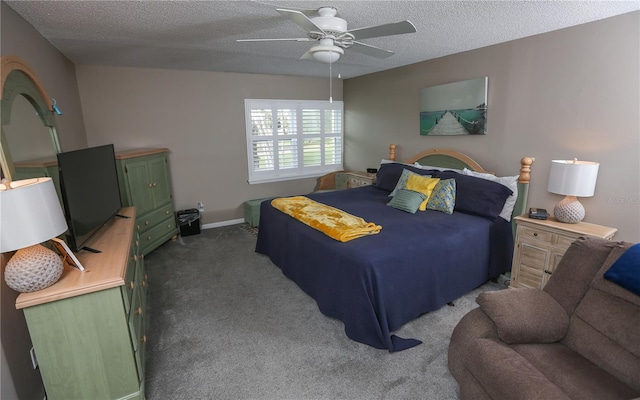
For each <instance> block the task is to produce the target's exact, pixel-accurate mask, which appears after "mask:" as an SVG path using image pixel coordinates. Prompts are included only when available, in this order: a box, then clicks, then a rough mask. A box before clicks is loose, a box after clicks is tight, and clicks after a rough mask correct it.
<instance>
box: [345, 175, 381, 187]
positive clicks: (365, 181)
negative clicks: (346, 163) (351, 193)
mask: <svg viewBox="0 0 640 400" xmlns="http://www.w3.org/2000/svg"><path fill="white" fill-rule="evenodd" d="M374 182H375V175H374V176H369V175H368V174H367V173H366V172H347V188H355V187H360V186H370V185H373V184H374Z"/></svg>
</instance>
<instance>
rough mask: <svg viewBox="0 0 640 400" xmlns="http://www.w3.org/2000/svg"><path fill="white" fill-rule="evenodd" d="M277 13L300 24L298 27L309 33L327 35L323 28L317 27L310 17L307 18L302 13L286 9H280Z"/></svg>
mask: <svg viewBox="0 0 640 400" xmlns="http://www.w3.org/2000/svg"><path fill="white" fill-rule="evenodd" d="M276 11H277V12H279V13H280V14H282V15H284V16H285V17H287V18H289V19H290V20H291V21H293V22H295V23H296V24H298V26H300V27H301V28H302V29H304V30H305V31H307V32H310V31H314V32H322V33H325V32H324V30H322V28H320V27H319V26H318V25H316V24H315V23H314V22H313V21H312V20H310V19H309V17H307V16H306V15H304V13H302V12H300V11H296V10H287V9H284V8H278V9H277V10H276Z"/></svg>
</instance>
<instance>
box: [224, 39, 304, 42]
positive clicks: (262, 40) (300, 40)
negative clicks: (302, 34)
mask: <svg viewBox="0 0 640 400" xmlns="http://www.w3.org/2000/svg"><path fill="white" fill-rule="evenodd" d="M311 41H315V40H314V39H310V38H282V39H237V40H236V42H311Z"/></svg>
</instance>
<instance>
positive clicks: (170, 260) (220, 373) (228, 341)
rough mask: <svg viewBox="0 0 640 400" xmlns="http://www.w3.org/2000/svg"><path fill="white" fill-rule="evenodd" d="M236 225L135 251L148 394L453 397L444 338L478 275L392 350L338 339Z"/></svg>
mask: <svg viewBox="0 0 640 400" xmlns="http://www.w3.org/2000/svg"><path fill="white" fill-rule="evenodd" d="M255 242H256V237H255V236H254V235H253V234H252V233H251V232H249V231H247V230H246V229H243V228H242V226H241V225H232V226H227V227H222V228H214V229H208V230H204V231H203V232H202V233H201V234H199V235H194V236H187V237H184V238H179V239H178V240H177V241H174V242H167V243H165V244H164V245H162V246H161V247H160V248H158V249H157V250H155V251H154V252H152V253H151V254H149V255H147V256H146V257H145V265H146V269H147V275H148V281H149V290H148V299H147V305H148V312H147V320H146V323H147V337H148V342H147V364H146V395H147V399H150V400H155V399H457V398H458V386H457V384H456V382H455V380H454V379H453V377H452V376H451V374H450V373H449V371H448V369H447V347H448V343H449V337H450V335H451V332H452V330H453V328H454V326H455V325H456V323H457V322H458V321H459V320H460V318H461V317H462V316H463V315H464V314H465V313H466V312H468V311H469V310H470V309H472V308H475V307H476V303H475V298H476V297H477V295H478V294H479V293H480V292H482V291H485V290H497V289H500V288H503V287H504V285H498V284H494V283H488V284H485V285H484V286H482V287H481V288H479V289H476V290H475V291H473V292H471V293H469V294H467V295H466V296H464V297H462V298H460V299H458V300H457V301H456V302H455V306H454V307H450V306H445V307H443V308H442V309H440V310H438V311H435V312H432V313H428V314H425V315H423V316H421V317H420V318H418V319H417V320H415V321H412V322H410V323H408V324H406V325H405V326H403V327H402V328H401V330H399V331H398V332H396V333H397V334H398V335H399V336H402V337H413V338H418V339H420V340H422V341H423V342H424V343H423V344H421V345H419V346H417V347H414V348H412V349H408V350H404V351H401V352H397V353H389V352H387V351H385V350H377V349H374V348H372V347H369V346H367V345H364V344H360V343H357V342H354V341H352V340H350V339H348V338H347V336H346V334H345V333H344V326H343V324H342V323H341V322H340V321H338V320H335V319H331V318H328V317H326V316H324V315H323V314H321V313H320V311H319V310H318V307H317V305H316V303H315V301H314V300H313V299H311V298H310V297H309V296H307V295H306V294H305V293H304V292H302V290H300V289H299V288H298V287H297V286H296V284H295V283H293V282H292V281H290V280H289V279H288V278H286V277H285V276H284V275H283V274H282V272H281V271H280V270H279V269H278V268H277V267H276V266H274V265H273V264H272V263H271V261H270V260H269V259H268V258H267V257H265V256H262V255H260V254H257V253H255V252H254V247H255Z"/></svg>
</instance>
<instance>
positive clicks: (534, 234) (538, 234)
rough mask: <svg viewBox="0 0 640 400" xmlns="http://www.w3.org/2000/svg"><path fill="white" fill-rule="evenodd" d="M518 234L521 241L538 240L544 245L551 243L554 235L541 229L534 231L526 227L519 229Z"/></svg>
mask: <svg viewBox="0 0 640 400" xmlns="http://www.w3.org/2000/svg"><path fill="white" fill-rule="evenodd" d="M519 233H520V234H522V240H525V241H528V240H538V241H541V242H544V243H549V244H552V243H553V236H554V234H553V233H551V232H547V231H545V230H542V229H534V228H528V227H519Z"/></svg>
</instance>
